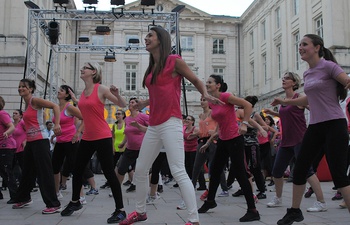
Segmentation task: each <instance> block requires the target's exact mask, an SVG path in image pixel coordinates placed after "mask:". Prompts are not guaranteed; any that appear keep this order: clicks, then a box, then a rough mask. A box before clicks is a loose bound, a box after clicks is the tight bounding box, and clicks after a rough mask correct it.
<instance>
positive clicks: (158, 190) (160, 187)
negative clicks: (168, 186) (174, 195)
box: [157, 185, 164, 193]
mask: <svg viewBox="0 0 350 225" xmlns="http://www.w3.org/2000/svg"><path fill="white" fill-rule="evenodd" d="M163 191H164V190H163V185H158V187H157V192H159V193H163Z"/></svg>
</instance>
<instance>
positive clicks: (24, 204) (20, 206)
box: [12, 199, 33, 209]
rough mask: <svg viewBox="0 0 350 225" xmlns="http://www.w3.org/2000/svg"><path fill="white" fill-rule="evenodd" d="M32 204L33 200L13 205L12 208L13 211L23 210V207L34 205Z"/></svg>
mask: <svg viewBox="0 0 350 225" xmlns="http://www.w3.org/2000/svg"><path fill="white" fill-rule="evenodd" d="M32 203H33V200H31V199H29V200H28V201H25V202H18V203H16V204H14V205H12V208H13V209H21V208H23V207H26V206H28V205H30V204H32Z"/></svg>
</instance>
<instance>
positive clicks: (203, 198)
mask: <svg viewBox="0 0 350 225" xmlns="http://www.w3.org/2000/svg"><path fill="white" fill-rule="evenodd" d="M208 194H209V191H208V189H207V190H205V192H204V193H203V194H202V195H201V197H200V199H201V200H202V201H204V200H205V199H207V197H208Z"/></svg>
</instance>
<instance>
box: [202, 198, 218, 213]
mask: <svg viewBox="0 0 350 225" xmlns="http://www.w3.org/2000/svg"><path fill="white" fill-rule="evenodd" d="M216 206H218V205H217V204H216V202H215V200H213V201H210V202H209V201H204V204H203V205H202V207H200V208H199V209H198V213H206V212H208V210H209V209H213V208H215V207H216Z"/></svg>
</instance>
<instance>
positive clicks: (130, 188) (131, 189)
mask: <svg viewBox="0 0 350 225" xmlns="http://www.w3.org/2000/svg"><path fill="white" fill-rule="evenodd" d="M135 190H136V185H135V184H130V186H129V188H128V189H126V193H128V192H133V191H135Z"/></svg>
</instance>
